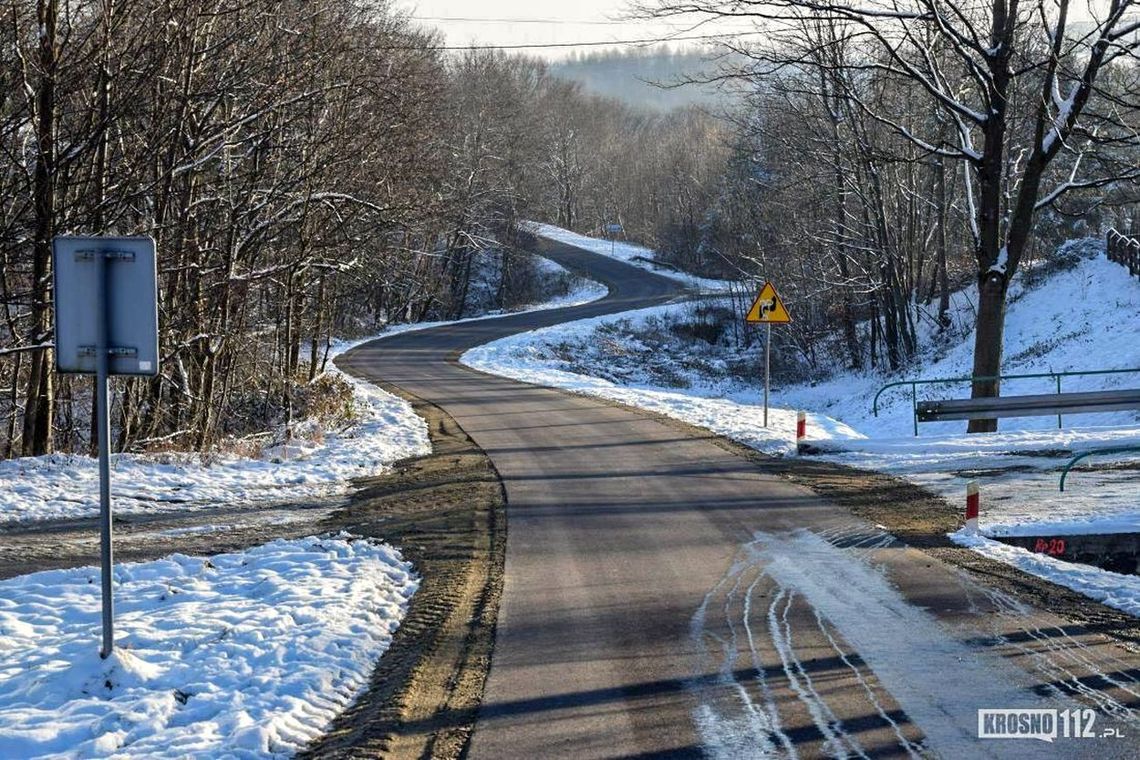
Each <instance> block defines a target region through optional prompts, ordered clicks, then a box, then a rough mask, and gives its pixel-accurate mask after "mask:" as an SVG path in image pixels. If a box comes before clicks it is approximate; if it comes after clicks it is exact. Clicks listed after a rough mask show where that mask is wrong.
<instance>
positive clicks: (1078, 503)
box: [461, 241, 1140, 613]
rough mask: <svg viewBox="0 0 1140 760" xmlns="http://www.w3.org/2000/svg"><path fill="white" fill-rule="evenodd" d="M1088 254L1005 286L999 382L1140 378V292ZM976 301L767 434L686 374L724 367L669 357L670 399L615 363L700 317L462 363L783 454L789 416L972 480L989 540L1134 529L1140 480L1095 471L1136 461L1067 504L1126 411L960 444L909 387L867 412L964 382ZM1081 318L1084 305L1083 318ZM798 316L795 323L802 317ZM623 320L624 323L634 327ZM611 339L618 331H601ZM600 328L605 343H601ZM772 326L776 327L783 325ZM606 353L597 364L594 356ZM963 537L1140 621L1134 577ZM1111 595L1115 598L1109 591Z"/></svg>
mask: <svg viewBox="0 0 1140 760" xmlns="http://www.w3.org/2000/svg"><path fill="white" fill-rule="evenodd" d="M1074 245H1075V246H1077V247H1078V248H1080V247H1083V248H1084V250H1085V251H1086V253H1085V256H1086V257H1085V258H1082V259H1080V260H1079V262H1078V263H1076V265H1075V266H1074V267H1073V268H1072V269H1069V270H1066V271H1062V272H1059V273H1056V274H1053V275H1051V276H1049V277H1047V278H1044V279H1043V281H1041V282H1039V283H1037V284H1036V285H1035V287H1033V288H1031V289H1030V288H1026V287H1025V286H1023V285H1022V284H1020V280H1019V281H1018V282H1016V283H1015V284H1014V286H1013V287H1012V288H1011V302H1010V306H1009V310H1008V316H1007V322H1006V348H1005V356H1006V361H1005V365H1004V366H1005V372H1006V373H1007V374H1033V373H1042V372H1050V371H1077V370H1085V369H1104V368H1136V367H1140V281H1137V280H1136V279H1135V278H1130V277H1129V276H1128V274H1127V270H1125V269H1123V268H1122V267H1120V266H1119V265H1117V264H1114V263H1112V262H1109V261H1108V260H1107V259H1106V258H1105V257H1104V255H1103V253H1096V252H1095V251H1093V255H1091V257H1090V256H1089V252H1090V251H1092V250H1093V249H1096V248H1098V247H1099V243H1098V242H1097V241H1077V243H1075V244H1074ZM975 302H976V297H975V294H974V292H973V291H972V289H967V290H965V291H961V292H959V293H956V294H955V295H954V298H953V304H952V320H953V322H954V323H955V326H954V328H952V329H951V331H950V335H949V337H943V338H940V337H939V336H938V335H937V333H936V331H935V325H934V322H933V319H928V320H925V321H922V322H920V325H919V333H920V345H922V346H923V347H924V353H923V356H922V359H921V361H920V362H919V364H918V365H917V366H914V367H911V368H910V369H908V370H907V371H906V372H905V373H902V374H899V375H897V376H892V375H889V374H887V373H883V372H875V373H871V372H864V373H855V372H841V373H838V374H836V375H834V376H833V377H831V378H830V379H828V380H825V381H822V382H818V383H815V384H813V385H787V386H782V387H781V386H775V387H774V388H773V392H772V405H773V407H774V408H773V410H772V411H771V412H770V425H769V427H768V428H767V429H765V428H764V427H763V423H762V417H763V415H762V409H761V406H760V404H761V403H762V390H761V389H759V388H757V387H756V386H754V385H745V384H743V383H740V382H737V381H730V380H725V379H724V378H723V377H721V378H719V379H718V378H715V377H711V376H710V375H709V374H707V373H702V372H697V371H694V370H693V369H692V367H693V366H695V365H700V364H704V365H705V366H706V367H707V366H708V365H709V364H713V363H715V362H716V361H718V360H717V359H708V358H706V357H701V356H699V355H696V354H694V355H692V356H672V357H661V361H662V362H668V369H669V374H671V375H672V376H674V377H677V378H679V379H680V380H681V382H679V383H678V384H679V385H683V386H685V387H681V388H673V387H662V386H661V385H660V384H659V383H658V384H654V383H653V382H652V379H651V378H650V376H649V375H648V374H647V373H645V372H643V371H641V369H640V368H639V367H629V366H621V360H620V357H621V356H622V355H623V354H628V355H629V356H631V357H635V358H634V359H632V360H631V363H632V364H636V363H637V362H638V361H640V359H639V358H637V357H641V356H643V354H638V349H639V348H642V349H643V348H644V346H641V345H640V341H639V339H638V337H637V333H638V330H639V329H640V328H641V327H642V326H644V325H645V324H646V323H647V322H649V321H651V320H661V319H662V318H664V319H665V320H668V319H670V318H676V319H681V318H684V317H685V316H686V314H691V308H692V307H691V306H688V305H684V304H679V305H668V306H664V307H658V308H654V309H645V310H641V311H635V312H627V313H624V314H620V315H611V316H605V317H599V318H595V319H590V320H582V321H579V322H574V323H570V324H566V325H559V326H555V327H550V328H546V329H542V330H536V331H533V332H530V333H526V334H522V335H517V336H512V337H509V338H504V339H502V340H499V341H495V342H494V343H490V344H487V345H484V346H480V347H478V348H475V349H472V350H470V351H468V352H467V353H466V354H464V356H463V357H462V358H461V361H462V362H463V363H464V364H467V365H469V366H471V367H473V368H475V369H479V370H482V371H484V372H490V373H493V374H499V375H504V376H507V377H511V378H514V379H517V380H521V381H524V382H530V383H534V384H537V385H545V386H550V387H557V388H563V389H566V390H570V391H573V392H577V393H584V394H588V395H595V396H600V397H604V398H608V399H612V400H616V401H620V402H623V403H627V404H630V405H632V406H637V407H641V408H644V409H648V410H652V411H655V412H659V413H662V414H666V415H668V416H672V417H674V418H677V419H680V420H683V421H685V422H689V423H692V424H695V425H699V426H701V427H705V428H707V429H709V430H712V431H713V432H716V433H718V434H721V435H725V436H728V437H730V438H733V439H735V440H738V441H740V442H742V443H745V444H747V445H749V446H752V447H754V448H756V449H758V450H760V451H764V452H766V453H769V454H773V455H789V454H792V453H793V452H794V451H795V437H794V436H795V427H794V426H795V412H796V410H805V411H806V412H807V414H808V441H809V442H810V443H811V444H813V445H814V446H816V447H817V448H819V449H822V450H824V451H825V452H826V453H825V457H826V458H828V459H830V460H833V461H836V462H840V463H843V464H848V465H852V466H856V467H863V468H866V469H874V470H880V471H884V472H888V473H891V474H894V475H898V476H900V477H903V478H906V479H908V480H910V481H912V482H915V483H917V484H920V485H922V486H925V487H928V488H930V489H932V490H933V491H935V492H936V493H939V494H941V495H943V496H945V497H946V498H947V499H949V500H950V501H951V502H952V503H962V504H963V505H964V502H965V488H966V483H967V482H969V481H970V480H977V481H978V482H979V483H980V485H981V489H982V516H981V521H980V524H981V528H982V532H983V533H984V534H987V535H1062V534H1073V533H1107V532H1129V531H1140V471H1138V470H1136V469H1128V468H1118V469H1095V470H1091V471H1090V470H1088V469H1087V465H1088V464H1092V465H1103V464H1111V463H1123V462H1128V461H1133V462H1134V461H1136V456H1135V455H1133V456H1131V457H1129V456H1128V455H1121V456H1115V457H1114V456H1107V457H1097V458H1094V459H1091V460H1086V466H1085V467H1084V468H1082V467H1078V468H1077V469H1076V470H1074V472H1072V473H1071V474H1070V475H1069V479H1068V481H1067V485H1066V491H1065V493H1063V494H1062V493H1059V492H1058V479H1059V475H1060V469H1061V467H1062V466H1063V464H1064V463H1065V462H1066V461H1067V459H1068V456H1070V454H1068V453H1067V452H1073V453H1077V452H1081V451H1085V450H1088V449H1093V448H1100V447H1105V446H1140V413H1137V412H1131V411H1124V412H1114V413H1107V414H1087V415H1077V416H1073V417H1069V418H1067V419H1066V420H1065V428H1064V429H1060V430H1059V429H1057V421H1056V418H1055V417H1045V418H1033V417H1029V418H1019V419H1006V420H1002V421H1001V425H1000V427H1001V432H999V433H995V434H988V435H966V434H965V433H964V430H965V423H933V424H923V425H921V429H920V435H919V437H918V438H915V437H913V432H912V424H913V423H912V417H911V411H910V410H911V407H910V391H909V388H906V389H900V390H898V391H895V392H887V393H886V394H884V395H883V398H882V400H881V401H880V411H879V416H878V417H875V416H874V415H873V414H872V409H871V404H872V399H873V397H874V395H875V392H876V391H877V390H878V388H880V387H881V386H882V385H884V384H886V383H888V382H892V381H896V380H904V379H910V378H916V379H917V378H938V377H960V376H965V375H969V374H970V370H971V365H972V350H973V334H972V331H971V329H970V328H969V325H970V324H971V322H972V320H971V316H972V314H973V305H974V303H975ZM1074 305H1075V306H1074ZM789 308H790V309H791V310H792V312H793V315H794V311H795V305H794V304H790V305H789ZM627 320H628V322H626V321H627ZM607 326H608V327H607ZM599 328H601V329H602V330H603V332H599ZM777 329H778V328H777ZM603 342H610V343H616V344H617V345H616V346H614V347H612V349H611V350H610V351H609V352H608V354H607V355H608V356H610V357H613V356H617V357H619V358H618V359H616V360H606V361H603V360H601V359H600V358H599V353H598V352H597V351H596V350H592V349H596V347H597V346H598V345H599V343H603ZM1063 383H1064V385H1063V387H1064V389H1065V390H1069V391H1079V390H1100V389H1110V388H1129V387H1132V388H1134V387H1140V373H1137V374H1132V375H1115V376H1098V377H1086V378H1065V379H1064V381H1063ZM1054 390H1055V385H1054V381H1052V380H1049V379H1043V380H1025V381H1010V382H1007V383H1005V384H1004V388H1003V392H1004V393H1005V394H1007V395H1014V394H1025V393H1049V392H1052V391H1054ZM968 391H969V389H968V386H967V385H965V384H956V385H946V386H939V387H933V388H930V389H928V390H922V389H921V388H920V390H919V398H920V399H921V398H960V397H964V396H966V395H967V394H968ZM954 538H955V540H958V541H960V542H963V543H968V544H969V545H970V546H972V547H973V548H975V549H977V550H978V551H980V552H982V553H985V554H988V555H990V556H992V557H994V558H997V559H1000V560H1002V561H1005V562H1010V563H1012V564H1017V565H1019V566H1022V567H1023V569H1026V570H1027V571H1029V572H1033V573H1035V574H1037V575H1042V576H1044V577H1048V578H1050V579H1052V580H1054V581H1056V582H1059V583H1062V584H1064V585H1068V586H1071V587H1073V588H1074V589H1076V590H1078V591H1082V592H1083V593H1088V594H1089V595H1090V596H1093V597H1094V598H1098V599H1103V600H1104V601H1106V602H1107V603H1109V604H1112V605H1113V606H1116V607H1119V608H1120V609H1125V610H1128V611H1130V612H1134V613H1140V578H1137V577H1122V576H1119V575H1115V574H1105V573H1104V571H1101V570H1097V569H1095V568H1083V567H1081V568H1078V567H1077V566H1074V565H1071V564H1068V563H1064V562H1060V561H1057V560H1052V559H1048V558H1041V557H1037V556H1036V555H1033V554H1032V553H1030V552H1026V551H1024V550H1021V549H1015V548H1012V547H1008V546H1005V545H1004V544H1000V543H998V542H995V541H989V540H985V539H977V538H973V537H968V536H965V535H962V534H955V536H954ZM1112 584H1116V587H1117V589H1118V591H1119V593H1115V594H1109V595H1107V596H1106V594H1105V593H1103V591H1102V589H1103V588H1104V587H1105V586H1108V585H1112Z"/></svg>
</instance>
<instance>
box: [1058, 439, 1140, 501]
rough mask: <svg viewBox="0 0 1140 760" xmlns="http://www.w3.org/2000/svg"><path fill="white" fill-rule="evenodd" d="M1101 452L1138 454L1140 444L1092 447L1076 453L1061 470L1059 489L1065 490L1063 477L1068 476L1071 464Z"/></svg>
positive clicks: (1071, 467)
mask: <svg viewBox="0 0 1140 760" xmlns="http://www.w3.org/2000/svg"><path fill="white" fill-rule="evenodd" d="M1102 454H1103V455H1110V454H1140V446H1116V447H1113V448H1107V449H1092V450H1091V451H1085V452H1082V453H1080V454H1077V455H1076V456H1075V457H1073V458H1072V459H1070V460H1069V462H1068V464H1066V465H1065V466H1064V468H1063V469H1062V470H1061V490H1062V491H1064V490H1065V478H1067V477H1069V470H1071V469H1073V466H1074V465H1075V464H1076V463H1077V462H1079V461H1081V460H1082V459H1087V458H1088V457H1091V456H1100V455H1102Z"/></svg>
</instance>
